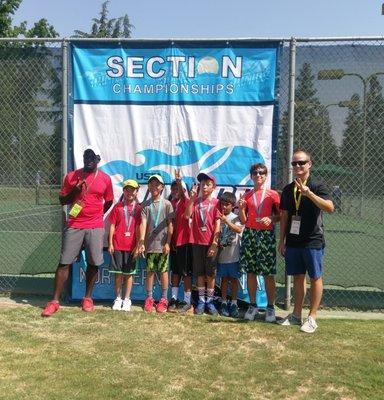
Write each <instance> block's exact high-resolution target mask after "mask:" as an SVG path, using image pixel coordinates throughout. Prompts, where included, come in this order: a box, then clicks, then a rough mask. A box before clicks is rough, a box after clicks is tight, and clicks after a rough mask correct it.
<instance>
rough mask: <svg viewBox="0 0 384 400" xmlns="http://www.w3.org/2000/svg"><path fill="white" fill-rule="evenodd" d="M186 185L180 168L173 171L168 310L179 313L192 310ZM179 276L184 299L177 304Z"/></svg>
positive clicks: (189, 230)
mask: <svg viewBox="0 0 384 400" xmlns="http://www.w3.org/2000/svg"><path fill="white" fill-rule="evenodd" d="M186 191H187V187H186V185H185V183H184V182H183V181H182V176H181V173H180V170H176V171H175V180H174V181H173V182H172V184H171V203H172V206H173V210H174V215H175V218H174V227H173V238H172V242H173V243H172V244H173V251H172V252H171V271H172V298H171V301H170V302H169V307H168V311H169V312H176V311H177V308H178V309H179V311H180V313H182V314H185V313H190V312H193V307H192V305H191V291H192V244H191V227H190V223H189V219H186V218H185V215H184V214H185V209H186V207H187V205H188V201H189V197H187V196H186ZM181 278H183V282H184V300H183V301H181V302H180V303H179V304H177V293H178V291H179V285H180V281H181Z"/></svg>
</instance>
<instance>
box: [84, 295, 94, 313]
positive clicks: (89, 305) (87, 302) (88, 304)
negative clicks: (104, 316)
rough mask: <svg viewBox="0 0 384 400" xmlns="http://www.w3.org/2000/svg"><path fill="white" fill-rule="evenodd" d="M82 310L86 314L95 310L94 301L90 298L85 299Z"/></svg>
mask: <svg viewBox="0 0 384 400" xmlns="http://www.w3.org/2000/svg"><path fill="white" fill-rule="evenodd" d="M81 308H82V310H83V311H85V312H91V311H93V310H94V309H95V307H94V306H93V300H92V299H91V298H90V297H84V298H83V300H82V301H81Z"/></svg>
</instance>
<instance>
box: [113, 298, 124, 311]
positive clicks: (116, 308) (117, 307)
mask: <svg viewBox="0 0 384 400" xmlns="http://www.w3.org/2000/svg"><path fill="white" fill-rule="evenodd" d="M122 305H123V300H122V299H121V297H116V299H115V301H114V302H113V305H112V310H114V311H121V306H122Z"/></svg>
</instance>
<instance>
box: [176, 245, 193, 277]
mask: <svg viewBox="0 0 384 400" xmlns="http://www.w3.org/2000/svg"><path fill="white" fill-rule="evenodd" d="M171 271H172V273H173V274H175V275H180V276H192V245H191V244H190V243H187V244H183V245H181V246H177V247H176V250H174V251H172V252H171Z"/></svg>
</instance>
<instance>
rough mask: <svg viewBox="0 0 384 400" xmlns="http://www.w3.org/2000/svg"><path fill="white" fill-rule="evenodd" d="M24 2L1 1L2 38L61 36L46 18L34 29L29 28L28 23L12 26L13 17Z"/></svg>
mask: <svg viewBox="0 0 384 400" xmlns="http://www.w3.org/2000/svg"><path fill="white" fill-rule="evenodd" d="M21 2H22V0H0V37H9V38H12V37H14V38H17V37H22V36H24V37H27V38H33V37H45V38H54V37H57V36H59V34H58V33H57V32H56V30H55V28H54V27H53V26H52V25H50V24H49V23H48V21H47V20H46V19H45V18H42V19H40V20H39V21H37V22H36V23H35V24H34V25H33V27H32V28H30V29H28V28H27V22H26V21H23V22H21V23H20V25H17V26H13V25H12V16H13V15H14V14H15V12H16V11H17V10H18V8H19V7H20V4H21Z"/></svg>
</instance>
